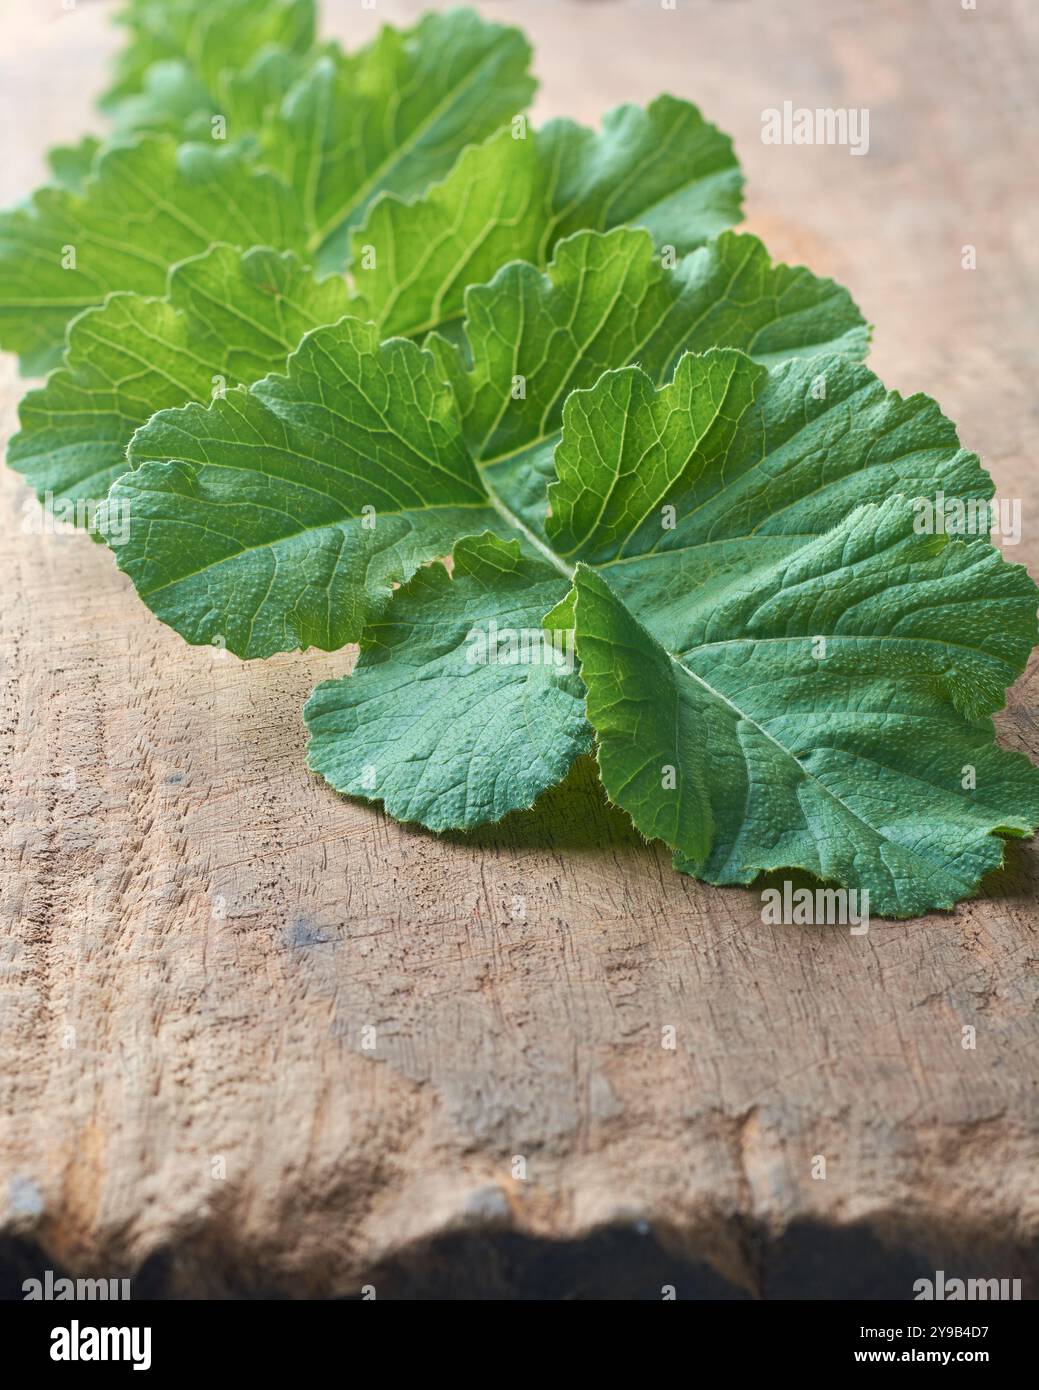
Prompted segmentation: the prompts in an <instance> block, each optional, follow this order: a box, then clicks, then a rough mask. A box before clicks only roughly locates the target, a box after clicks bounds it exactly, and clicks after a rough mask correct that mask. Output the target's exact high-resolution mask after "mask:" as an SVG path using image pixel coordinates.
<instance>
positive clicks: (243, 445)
mask: <svg viewBox="0 0 1039 1390" xmlns="http://www.w3.org/2000/svg"><path fill="white" fill-rule="evenodd" d="M130 462H131V464H132V465H133V466H134V467H133V471H131V472H129V473H126V474H124V475H123V476H122V477H121V478H120V479H118V480H117V482H116V483H115V484H114V486H113V488H112V490H111V493H110V496H109V503H110V507H111V508H112V510H113V511H114V512H116V513H118V514H119V515H120V516H128V517H129V519H130V524H129V530H128V533H127V534H125V535H122V536H118V535H116V534H115V533H114V529H110V530H109V532H108V535H107V539H108V540H109V543H110V544H111V545H112V547H113V549H114V550H115V552H116V557H117V560H118V562H119V565H120V567H121V568H123V569H125V570H126V571H127V572H128V573H129V574H130V576H131V578H132V579H133V581H134V584H135V585H136V586H137V590H138V592H139V593H140V595H141V597H142V598H143V599H144V601H145V602H146V603H147V604H148V606H149V607H150V608H151V609H152V610H153V611H154V612H155V613H157V614H158V615H159V616H160V617H161V618H162V619H163V621H165V622H168V623H169V624H170V626H171V627H174V628H176V629H177V631H178V632H181V633H182V634H183V635H184V636H185V637H186V638H187V640H188V641H189V642H195V643H205V642H220V643H221V644H222V645H223V644H226V646H227V647H228V648H229V649H230V650H231V651H233V652H236V653H237V654H238V655H240V656H244V657H255V656H269V655H270V654H271V653H273V652H276V651H287V650H292V649H293V648H296V647H306V646H312V645H313V646H318V647H323V648H326V649H333V648H335V647H339V646H342V645H343V643H344V642H347V641H349V640H351V637H352V636H354V635H356V634H359V632H360V631H361V630H362V628H363V626H364V624H365V623H366V622H367V621H368V619H369V618H370V617H371V616H372V615H373V614H374V613H375V612H377V611H378V609H379V608H381V607H382V606H383V605H384V604H385V602H386V601H387V599H388V598H389V597H390V594H391V593H392V587H393V585H394V584H395V583H397V582H399V581H400V580H401V579H404V578H407V577H408V576H409V575H410V574H412V573H413V572H414V570H415V569H416V568H417V566H418V565H419V564H420V563H422V562H423V561H424V560H428V559H430V558H431V557H432V556H436V555H445V554H447V553H448V552H449V550H450V548H451V546H452V544H453V543H454V541H455V540H456V538H458V537H459V536H462V535H466V534H468V533H469V532H471V531H482V530H485V529H498V528H499V527H500V526H503V525H504V523H503V522H502V521H501V518H500V517H499V515H498V513H497V512H496V511H495V509H494V507H493V504H492V502H491V499H490V498H489V497H488V495H487V493H486V491H485V489H484V487H483V485H482V483H481V481H480V477H479V474H478V472H477V469H476V466H475V464H474V463H473V461H472V459H471V458H470V456H469V453H468V451H467V450H466V448H465V443H464V440H463V438H462V433H461V428H460V426H459V423H458V420H457V417H456V415H455V412H454V407H453V401H452V399H451V393H450V390H449V388H448V387H447V386H446V385H444V383H443V382H441V381H440V380H439V378H438V376H437V373H436V370H435V365H434V362H433V359H432V358H431V357H430V355H429V354H428V353H424V352H422V351H421V349H420V348H418V347H417V346H416V345H415V344H414V343H411V342H409V341H407V340H405V339H402V338H395V339H391V340H390V341H389V342H386V343H383V344H381V345H380V343H379V339H378V330H377V329H376V328H375V326H374V324H366V323H362V322H360V320H358V319H352V318H346V319H343V320H341V321H340V322H339V323H337V324H333V325H330V326H328V327H324V328H319V329H316V330H315V331H314V332H313V333H311V334H309V335H308V336H307V337H305V338H304V339H303V341H302V343H301V344H300V346H299V348H298V349H297V351H296V352H295V353H294V354H293V356H292V357H291V359H290V361H289V373H288V375H287V376H284V377H279V376H269V377H266V378H264V379H263V380H262V381H260V382H258V383H256V385H254V386H253V387H252V388H251V389H250V390H249V391H244V390H236V391H229V392H228V394H227V395H226V396H225V397H224V398H223V399H222V400H218V401H215V402H214V403H213V404H212V405H210V406H209V407H208V409H204V408H202V407H201V406H198V405H190V406H187V407H185V408H183V409H180V410H167V411H160V412H159V414H157V415H155V416H154V417H153V418H152V419H151V420H150V421H149V423H148V424H147V425H146V426H145V427H144V428H143V429H141V430H139V431H138V433H137V434H136V435H135V437H134V440H133V443H132V445H131V449H130Z"/></svg>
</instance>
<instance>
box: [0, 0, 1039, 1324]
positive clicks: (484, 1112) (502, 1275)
mask: <svg viewBox="0 0 1039 1390" xmlns="http://www.w3.org/2000/svg"><path fill="white" fill-rule="evenodd" d="M325 8H326V15H327V20H326V29H327V30H328V31H334V32H336V33H338V34H340V35H343V36H349V35H351V34H354V35H356V36H357V37H358V38H360V37H362V36H364V35H366V34H367V33H368V32H370V31H371V29H372V28H373V26H374V24H375V22H376V21H377V20H393V21H397V20H400V19H405V18H408V17H410V16H411V15H413V14H414V13H416V12H417V10H418V8H419V6H418V5H415V4H410V3H390V0H379V5H378V12H377V14H375V15H373V14H371V13H370V12H364V11H362V10H361V8H360V6H359V5H358V4H355V3H353V2H352V0H351V2H350V3H347V0H340V3H335V0H326V6H325ZM484 8H485V10H486V11H487V12H488V13H489V14H493V15H494V16H497V17H507V18H510V19H515V20H518V21H519V22H522V23H523V24H524V25H525V26H526V27H527V29H528V30H529V32H530V34H531V36H532V38H533V39H534V41H535V43H536V46H537V68H538V71H539V74H540V76H541V78H542V84H543V85H542V90H541V94H540V97H539V100H538V107H537V114H538V115H539V116H542V117H543V116H546V115H550V114H556V113H560V112H564V111H565V112H568V113H569V114H572V115H574V116H576V117H578V118H581V119H584V120H586V121H595V120H597V119H598V117H599V116H600V115H601V113H602V112H603V111H604V110H605V109H606V108H608V107H609V106H611V105H613V104H615V103H617V102H619V101H622V100H628V99H630V100H636V101H643V100H646V99H648V98H650V97H651V96H653V95H654V94H655V93H656V92H657V91H659V90H670V91H673V92H675V93H677V94H679V95H684V96H690V97H692V98H694V99H695V100H697V101H698V102H699V103H700V104H701V105H702V107H703V108H704V109H705V110H706V111H707V112H708V113H709V114H710V115H711V116H712V117H713V118H714V119H716V120H717V121H718V122H719V123H720V124H721V125H722V126H723V127H725V128H726V129H728V130H730V131H732V132H733V133H734V135H735V136H736V139H737V146H738V149H739V153H740V155H741V157H742V159H743V161H744V164H745V167H746V170H747V173H748V177H749V199H748V224H747V225H748V226H749V228H750V229H751V230H754V231H757V232H759V233H760V234H761V235H763V236H764V237H765V239H766V241H767V242H768V243H769V245H770V247H771V249H772V250H773V252H774V253H775V254H776V255H777V256H780V257H783V258H785V259H788V260H798V261H800V260H805V261H808V262H809V263H810V264H812V266H813V267H814V268H815V269H817V270H819V271H821V272H825V273H829V274H833V275H834V276H836V277H837V278H838V279H840V280H841V281H842V282H843V283H845V284H846V285H848V286H849V287H850V288H851V290H852V292H853V293H854V294H855V296H856V298H857V299H858V300H859V302H860V303H861V305H862V306H863V308H864V310H865V311H866V313H867V314H868V315H869V317H870V318H871V319H872V320H873V321H874V322H875V323H876V325H877V329H876V335H875V351H874V355H873V359H872V362H873V365H874V367H875V369H876V370H877V371H878V372H880V374H881V375H882V376H883V377H884V379H885V380H886V381H887V382H888V384H889V385H891V386H895V387H898V388H899V389H901V390H903V391H907V392H908V391H912V390H917V389H922V390H926V391H928V392H930V393H932V394H933V395H935V396H936V397H937V398H938V399H939V400H940V401H941V402H942V404H943V406H944V408H945V409H946V411H947V413H948V414H949V415H950V416H951V417H952V418H953V419H955V420H956V421H957V422H958V424H959V425H960V427H961V435H962V438H963V439H964V441H965V442H966V443H967V444H968V445H970V446H971V447H973V448H976V449H977V450H978V451H979V452H980V453H981V455H982V457H983V458H984V460H985V461H986V463H987V464H988V466H989V467H990V469H991V471H992V472H993V474H994V476H995V478H996V482H997V488H998V491H999V494H1000V495H1003V496H1009V497H1020V498H1022V499H1023V501H1024V537H1023V540H1022V543H1021V544H1020V546H1018V547H1017V550H1016V553H1014V552H1008V553H1009V554H1010V555H1011V558H1015V559H1019V560H1022V561H1025V562H1027V563H1029V564H1030V566H1031V567H1032V569H1033V572H1034V573H1039V532H1037V528H1036V517H1037V516H1039V486H1037V482H1036V479H1037V472H1036V457H1037V453H1039V450H1037V442H1039V441H1037V405H1036V381H1037V379H1039V372H1037V366H1039V364H1037V361H1036V346H1035V344H1036V330H1035V324H1036V320H1037V315H1036V310H1037V293H1036V292H1037V285H1039V243H1037V240H1036V237H1035V226H1036V213H1037V208H1036V199H1035V190H1036V187H1037V185H1036V184H1035V181H1034V177H1033V175H1034V132H1035V121H1036V98H1035V87H1034V83H1035V72H1036V69H1037V64H1039V32H1037V30H1039V22H1037V21H1039V11H1037V9H1036V7H1035V6H1034V5H1032V4H1031V3H1029V0H1020V2H1019V3H1016V4H1015V3H1012V0H1004V3H1000V4H995V3H992V2H991V0H979V3H978V8H977V11H974V12H972V11H964V10H963V9H961V6H960V4H959V3H958V0H929V2H928V3H925V2H924V0H919V2H918V3H916V4H913V5H911V6H909V5H905V4H903V3H897V2H896V0H889V2H885V3H871V4H869V5H863V4H861V3H859V0H830V3H828V4H827V5H825V6H824V5H820V4H818V3H809V2H808V0H803V2H802V0H753V2H752V3H751V2H748V3H721V0H715V2H714V3H711V2H710V0H678V5H677V9H676V10H675V11H674V12H669V11H665V10H663V9H662V8H661V7H660V6H659V5H657V4H655V3H652V2H651V0H647V3H630V4H629V3H624V2H623V0H618V3H612V4H601V5H600V4H595V3H579V0H570V3H558V2H557V3H551V4H549V3H538V2H537V0H528V2H527V3H520V2H519V0H500V2H499V3H494V4H487V5H485V6H484ZM106 11H107V6H105V5H104V4H97V3H87V2H86V0H80V4H79V5H78V6H77V7H76V8H75V9H74V10H73V11H72V12H71V13H66V12H64V11H63V9H62V6H61V3H60V0H40V3H38V4H33V5H31V6H30V5H25V4H21V3H17V4H12V3H9V4H8V5H7V6H6V7H5V8H4V10H3V21H2V23H3V34H4V41H3V46H2V49H3V57H2V59H0V138H2V140H3V160H2V161H0V191H2V194H3V199H2V201H3V202H4V203H5V204H7V203H10V202H11V201H13V200H14V199H16V198H18V197H20V196H22V195H23V194H24V193H25V192H27V191H28V189H29V188H31V187H32V186H33V184H34V183H35V182H36V181H37V180H38V179H39V177H40V175H41V171H42V165H41V161H40V154H41V152H42V150H43V149H44V148H45V147H46V146H47V145H48V144H49V143H52V142H53V141H56V140H67V139H69V138H71V137H72V136H74V135H76V134H77V133H78V132H80V131H84V130H86V129H90V128H97V121H96V118H93V117H92V116H91V114H90V100H91V98H92V95H93V93H94V91H96V90H97V89H98V88H99V86H100V85H101V82H102V80H103V72H102V63H103V60H104V58H105V57H106V56H107V54H108V53H109V52H110V51H111V47H112V44H113V38H112V35H111V32H110V31H109V30H108V29H107V28H106V24H105V14H106ZM786 99H790V100H792V101H793V102H794V104H795V105H804V106H811V107H814V106H817V105H818V106H836V105H850V106H867V107H869V108H870V111H871V128H870V137H871V143H870V151H869V154H868V156H866V157H864V158H856V157H852V156H851V155H849V153H848V151H847V150H844V149H837V148H815V147H803V146H800V147H782V146H781V147H770V146H765V145H763V144H762V142H761V139H760V131H761V111H762V108H764V107H772V106H775V107H779V106H781V105H782V103H783V101H784V100H786ZM966 243H971V244H973V245H975V246H976V247H977V267H978V268H977V269H976V270H975V271H970V272H968V271H964V270H963V269H962V268H961V247H962V246H963V245H964V244H966ZM0 371H2V377H0V405H2V410H3V417H4V419H3V423H4V427H5V430H6V431H7V432H9V431H10V429H11V428H12V427H13V425H14V406H15V402H16V399H17V396H18V394H19V391H20V389H21V386H20V384H19V382H18V381H17V379H16V377H15V375H14V370H13V367H12V365H11V362H10V359H7V360H5V361H4V362H3V364H2V367H0ZM2 486H3V497H2V503H0V505H2V507H3V513H4V516H5V518H6V522H5V525H4V526H3V527H2V529H0V561H2V579H0V595H2V607H3V649H2V652H3V713H2V740H3V762H2V771H0V778H2V786H3V799H4V807H5V824H4V831H3V852H4V866H3V878H2V884H0V905H2V941H0V1034H2V1038H0V1046H2V1054H3V1073H2V1080H0V1229H2V1231H3V1232H4V1233H5V1235H6V1238H7V1242H6V1245H5V1246H4V1247H3V1253H4V1254H5V1255H6V1258H7V1261H8V1266H7V1267H8V1272H9V1275H10V1276H11V1277H13V1275H12V1274H11V1272H12V1271H13V1272H14V1273H17V1271H18V1270H20V1269H22V1268H24V1267H26V1266H27V1265H29V1264H35V1265H44V1266H46V1265H51V1266H52V1267H60V1268H65V1269H68V1270H74V1271H77V1272H89V1273H92V1274H95V1275H101V1274H107V1275H116V1274H122V1273H127V1272H134V1271H140V1273H139V1285H138V1292H141V1291H144V1292H148V1291H153V1292H157V1291H163V1292H169V1293H185V1292H189V1293H190V1292H196V1293H198V1292H210V1293H222V1292H229V1291H238V1292H242V1291H249V1290H260V1291H277V1292H283V1293H287V1294H290V1295H299V1294H315V1293H348V1292H350V1291H351V1290H355V1289H357V1288H359V1287H360V1286H361V1285H362V1284H364V1283H374V1284H375V1285H376V1287H377V1289H378V1290H379V1292H380V1293H383V1294H385V1293H390V1294H392V1293H394V1292H419V1293H423V1292H425V1293H429V1292H431V1291H432V1292H459V1293H465V1292H470V1293H471V1292H484V1293H495V1292H497V1293H517V1292H518V1293H529V1292H537V1291H541V1292H546V1291H548V1292H553V1293H560V1294H575V1293H577V1294H580V1293H582V1292H584V1293H588V1292H593V1293H594V1292H600V1293H602V1292H606V1293H609V1292H623V1293H627V1294H631V1295H634V1296H638V1295H642V1296H645V1297H651V1298H652V1297H659V1296H660V1292H659V1291H660V1285H661V1284H662V1283H665V1282H671V1283H674V1284H676V1285H677V1286H678V1292H679V1295H680V1296H682V1295H689V1294H695V1293H698V1292H699V1293H702V1292H712V1291H713V1292H719V1291H720V1292H727V1293H729V1294H733V1295H738V1294H741V1293H743V1294H746V1293H751V1294H762V1293H764V1294H777V1293H789V1292H815V1293H819V1294H821V1295H823V1296H827V1295H834V1294H841V1293H854V1292H865V1293H888V1294H890V1295H893V1296H896V1297H906V1296H910V1295H911V1287H910V1286H911V1281H912V1279H913V1278H915V1277H917V1276H918V1275H919V1274H921V1273H922V1274H927V1273H929V1272H931V1271H932V1270H934V1269H936V1268H939V1267H942V1268H945V1269H946V1270H947V1271H953V1270H955V1271H956V1272H959V1273H962V1274H968V1275H980V1274H983V1273H988V1274H999V1275H1003V1276H1007V1277H1009V1276H1023V1277H1025V1278H1026V1279H1029V1278H1031V1279H1032V1280H1034V1279H1035V1262H1034V1260H1035V1252H1036V1245H1037V1232H1039V1190H1037V1179H1036V1171H1037V1168H1036V1160H1037V1157H1039V1139H1037V1101H1036V1015H1035V1006H1036V1001H1037V994H1039V921H1037V912H1036V882H1037V865H1039V861H1037V852H1036V849H1035V848H1034V847H1033V846H1031V845H1028V846H1022V845H1017V846H1012V847H1011V849H1010V851H1009V868H1008V870H1007V871H1006V872H1004V873H1002V874H999V875H995V876H994V877H993V878H992V879H991V880H990V882H989V884H988V885H987V890H986V892H985V894H984V896H983V897H982V898H981V899H980V900H978V901H975V902H972V903H969V904H966V905H963V906H961V907H960V908H959V909H958V911H956V912H955V913H954V914H948V915H935V916H932V917H929V918H926V919H921V920H917V921H911V922H907V923H901V924H897V925H896V924H887V923H883V922H874V923H873V925H872V927H871V930H870V932H869V934H868V935H866V936H861V937H858V936H851V935H850V934H849V933H848V932H847V931H846V930H841V929H828V928H818V927H817V928H809V927H789V926H788V927H769V926H764V925H762V923H761V921H760V917H759V913H760V900H759V897H758V895H757V894H756V893H753V892H749V891H740V890H719V889H713V888H709V887H704V886H701V885H698V884H696V883H694V882H692V881H691V880H688V879H682V878H680V877H678V876H677V875H676V874H674V873H673V872H672V870H671V869H670V867H669V863H668V857H667V855H666V854H664V853H661V852H658V850H657V849H656V848H653V847H649V846H646V845H644V844H642V843H640V842H639V841H638V840H637V839H636V838H635V837H634V836H633V835H632V834H631V833H630V832H629V831H628V830H627V829H626V828H625V824H624V821H623V819H622V818H620V817H619V816H616V815H614V814H612V813H611V812H609V811H608V810H607V809H606V808H605V807H604V806H603V804H602V802H601V799H600V798H599V796H598V793H597V791H596V789H595V783H594V780H593V779H591V778H589V777H588V776H586V775H584V774H583V773H581V772H579V773H578V774H577V776H576V777H575V779H574V784H573V786H572V787H571V788H570V789H569V792H568V794H567V795H565V796H561V795H553V796H550V797H549V798H548V799H547V804H546V805H545V806H544V807H542V808H539V809H537V810H536V811H535V812H534V813H532V814H529V815H527V816H524V817H520V818H516V819H514V820H512V821H510V822H509V823H507V824H506V825H504V826H502V827H499V828H497V829H495V830H492V831H489V832H487V833H485V834H482V835H480V836H474V837H471V838H469V839H465V838H463V837H457V838H456V839H455V840H453V841H451V840H437V839H435V838H434V837H432V836H429V835H426V834H423V833H422V832H419V831H415V830H414V829H408V828H402V827H400V826H397V825H395V824H392V823H389V822H387V821H386V820H385V819H384V818H383V817H382V816H380V815H379V814H378V813H376V812H374V811H372V810H368V809H365V808H363V807H362V806H358V805H352V804H349V803H346V802H343V801H339V800H337V799H336V798H335V797H334V796H333V795H332V794H331V793H330V792H329V791H328V790H327V788H325V787H324V786H323V785H319V784H318V782H317V781H316V780H315V779H314V778H313V777H311V776H310V775H308V773H307V772H306V771H305V770H304V766H303V746H304V735H303V730H302V727H301V721H300V716H299V711H300V706H301V703H302V701H303V699H304V698H305V696H306V694H307V692H308V691H309V689H310V687H311V685H312V684H313V682H314V681H315V680H316V679H317V678H320V677H325V676H328V675H333V674H337V673H339V672H341V671H343V670H344V669H346V668H347V666H348V664H349V657H348V655H347V654H338V655H331V656H322V655H315V654H308V655H304V656H294V657H283V658H281V659H278V660H274V661H270V662H267V663H263V664H251V665H242V664H240V663H239V662H237V661H236V660H235V659H234V658H224V659H220V658H219V656H217V655H216V654H214V653H211V652H209V651H205V650H194V649H189V648H187V647H186V646H184V645H183V644H182V642H181V641H180V639H179V638H178V637H176V636H175V635H174V634H173V633H172V632H170V631H168V630H167V629H165V628H163V627H161V626H160V625H159V624H158V623H157V622H156V621H155V620H154V619H153V618H152V617H151V616H150V615H149V614H148V613H147V612H146V611H145V609H144V608H143V607H142V606H141V605H140V604H139V603H138V602H137V601H136V599H135V597H134V596H133V594H132V591H131V589H130V586H129V584H128V583H127V582H126V580H125V579H123V578H122V577H121V576H119V575H118V574H117V573H116V572H115V570H114V568H113V566H112V564H111V562H110V558H109V556H108V554H107V552H106V551H105V550H104V549H103V548H102V547H100V546H93V545H91V544H90V543H89V542H87V541H86V540H84V539H83V538H82V537H66V536H45V537H38V536H32V535H25V534H23V532H22V519H23V515H24V513H23V503H24V499H25V496H26V494H25V492H24V490H23V489H22V487H21V486H20V484H19V483H18V481H17V480H16V479H15V478H13V477H12V476H11V475H10V474H7V475H6V476H5V477H4V480H3V485H2ZM1036 695H1037V683H1036V679H1035V668H1034V667H1033V669H1032V676H1031V677H1030V678H1026V679H1025V680H1024V681H1022V682H1021V683H1020V684H1019V685H1018V687H1017V688H1016V689H1015V690H1014V691H1013V693H1012V695H1011V698H1010V703H1009V708H1008V710H1007V711H1006V712H1005V713H1004V714H1003V715H1002V716H1001V717H1000V719H999V727H1000V730H1001V734H1002V737H1003V739H1004V741H1005V742H1006V743H1007V744H1008V745H1009V746H1013V747H1017V748H1022V749H1024V750H1026V751H1028V752H1030V753H1031V754H1032V756H1033V757H1035V756H1039V729H1037V724H1036ZM517 899H521V900H522V903H523V904H524V905H525V909H524V910H519V907H518V903H517V901H516V900H517ZM965 1025H972V1026H974V1027H975V1028H976V1029H977V1046H976V1049H975V1050H973V1051H967V1050H964V1049H963V1047H962V1046H961V1037H962V1032H961V1030H962V1028H963V1027H964V1026H965ZM667 1026H673V1027H674V1028H675V1029H676V1043H677V1045H676V1048H675V1049H674V1050H673V1051H669V1050H666V1049H665V1048H663V1047H662V1046H661V1040H662V1029H664V1028H665V1027H667ZM367 1028H374V1030H375V1034H374V1038H375V1046H374V1050H370V1049H366V1047H365V1045H364V1044H365V1040H366V1036H369V1037H370V1035H366V1034H365V1033H364V1032H363V1030H365V1029H367ZM816 1155H824V1156H825V1157H826V1160H827V1168H826V1173H827V1176H826V1178H825V1179H824V1180H819V1179H813V1177H812V1164H813V1158H814V1156H816ZM516 1156H521V1157H522V1158H524V1159H525V1163H526V1177H525V1178H518V1177H516V1176H514V1172H515V1167H514V1160H515V1158H516ZM1030 1288H1031V1289H1032V1291H1033V1292H1034V1291H1035V1284H1034V1282H1033V1283H1032V1284H1031V1285H1030Z"/></svg>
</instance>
